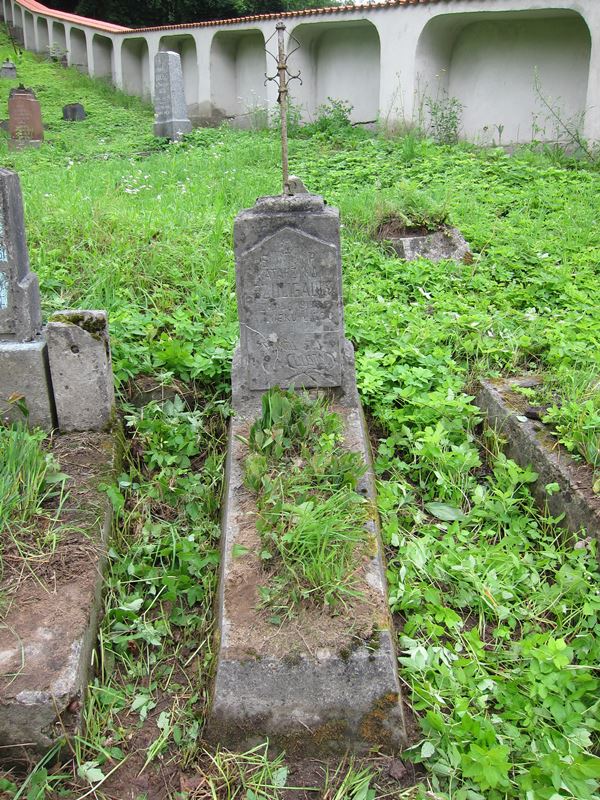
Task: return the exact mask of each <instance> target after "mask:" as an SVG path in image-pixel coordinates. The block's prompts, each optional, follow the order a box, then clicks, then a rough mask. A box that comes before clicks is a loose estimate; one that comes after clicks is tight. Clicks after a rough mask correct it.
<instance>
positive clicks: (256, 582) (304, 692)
mask: <svg viewBox="0 0 600 800" xmlns="http://www.w3.org/2000/svg"><path fill="white" fill-rule="evenodd" d="M346 399H348V398H346ZM249 408H250V410H248V411H247V412H245V413H239V412H238V414H237V415H236V416H235V417H234V419H233V421H232V424H231V429H230V438H229V449H228V459H227V467H226V494H225V506H224V513H223V523H222V566H221V578H220V591H219V596H218V618H219V627H218V631H219V634H217V641H216V648H217V650H218V658H217V667H216V675H215V680H214V687H213V695H212V705H211V711H210V716H209V719H208V724H207V727H206V731H205V736H206V738H207V739H208V740H209V741H212V742H214V743H220V744H222V745H223V746H225V747H228V748H230V749H237V750H246V749H247V748H250V747H252V746H253V745H256V744H257V743H259V742H262V741H264V740H265V739H267V738H268V739H269V741H270V743H271V745H272V746H273V747H274V748H275V749H276V750H280V749H284V750H286V751H287V752H288V753H290V752H292V753H293V752H296V753H301V754H303V755H315V756H324V755H327V754H336V753H337V754H339V753H343V752H345V751H346V750H348V749H349V750H351V751H353V752H355V753H367V752H369V751H370V750H371V749H372V748H379V749H383V750H384V751H388V752H394V751H396V750H399V749H401V748H402V747H403V746H404V745H405V743H406V729H405V723H404V714H403V706H402V699H401V692H400V684H399V680H398V674H397V660H396V653H395V648H394V631H393V627H392V622H391V619H390V615H389V612H388V604H387V596H386V580H385V570H384V564H383V558H382V548H381V541H380V537H379V528H378V518H377V513H376V510H375V506H374V503H373V513H372V517H371V520H370V521H369V523H368V527H369V530H370V531H371V533H372V537H373V538H372V547H371V549H370V553H369V555H368V556H365V557H364V558H363V561H362V562H361V563H359V564H357V588H358V589H359V591H360V596H359V597H357V598H356V599H353V600H352V601H351V602H348V603H347V604H346V606H345V607H343V608H340V613H339V614H338V615H337V616H332V615H331V614H330V613H329V612H326V611H324V610H321V609H318V608H316V607H311V608H303V609H301V610H300V611H298V612H297V613H295V614H294V615H293V616H292V617H290V618H289V619H287V620H285V621H284V622H282V623H281V624H277V625H274V624H272V623H271V622H270V621H269V619H270V617H271V612H269V611H267V610H265V609H261V608H260V596H259V589H260V587H261V586H264V585H266V583H267V581H268V576H267V575H266V574H265V572H264V571H263V563H262V562H261V559H260V557H259V552H260V538H259V534H258V532H257V530H256V524H255V522H256V507H255V503H254V498H253V496H252V495H251V494H250V493H249V491H248V490H247V489H246V488H245V486H244V484H243V461H244V459H245V456H246V455H247V448H246V445H245V444H244V443H243V442H242V441H241V440H240V438H239V437H242V438H243V437H246V436H247V435H248V430H249V427H250V425H251V424H252V422H253V421H254V419H255V417H256V411H257V409H256V404H255V403H253V404H251V405H250V407H249ZM332 408H333V410H335V411H336V412H337V413H339V414H340V415H341V416H342V418H343V420H344V424H345V446H347V447H348V448H349V449H351V450H354V451H356V452H360V453H361V454H362V456H363V458H364V460H365V462H366V464H367V465H368V471H367V474H366V476H365V478H364V479H363V480H362V482H361V485H360V486H359V487H358V488H359V491H360V492H361V493H363V494H365V495H366V496H368V497H369V498H370V499H371V500H373V501H374V500H375V487H374V480H373V473H372V469H371V458H370V452H369V444H368V436H367V433H366V429H365V423H364V419H363V415H362V411H361V409H360V406H359V404H358V403H355V404H352V405H350V406H348V405H347V404H344V405H341V404H335V403H334V405H333V406H332Z"/></svg>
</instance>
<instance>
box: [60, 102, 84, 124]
mask: <svg viewBox="0 0 600 800" xmlns="http://www.w3.org/2000/svg"><path fill="white" fill-rule="evenodd" d="M86 116H87V115H86V113H85V109H84V107H83V106H82V105H81V103H67V105H66V106H63V119H64V120H66V121H67V122H80V121H81V120H83V119H85V118H86Z"/></svg>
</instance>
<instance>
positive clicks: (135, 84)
mask: <svg viewBox="0 0 600 800" xmlns="http://www.w3.org/2000/svg"><path fill="white" fill-rule="evenodd" d="M121 69H122V71H123V91H124V92H126V93H127V94H135V95H137V96H138V97H143V98H144V99H146V100H148V99H149V98H150V62H149V55H148V43H147V42H146V40H145V39H143V38H135V39H123V43H122V45H121Z"/></svg>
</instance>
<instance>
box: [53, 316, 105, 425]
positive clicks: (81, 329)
mask: <svg viewBox="0 0 600 800" xmlns="http://www.w3.org/2000/svg"><path fill="white" fill-rule="evenodd" d="M46 339H47V341H48V355H49V359H50V372H51V375H52V387H53V390H54V400H55V403H56V412H57V416H58V427H59V429H60V431H62V432H72V431H102V430H106V429H107V428H108V427H110V425H111V422H112V420H113V415H114V405H115V396H114V384H113V374H112V361H111V355H110V340H109V335H108V322H107V317H106V312H105V311H63V312H60V313H57V314H53V315H52V317H50V320H49V321H48V325H47V326H46Z"/></svg>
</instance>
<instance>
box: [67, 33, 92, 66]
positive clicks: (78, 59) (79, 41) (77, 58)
mask: <svg viewBox="0 0 600 800" xmlns="http://www.w3.org/2000/svg"><path fill="white" fill-rule="evenodd" d="M69 39H70V44H71V46H70V48H69V64H70V65H71V66H73V67H77V69H78V70H79V71H80V72H87V71H88V56H87V42H86V38H85V33H84V32H83V31H82V30H80V29H78V28H71V31H70V35H69Z"/></svg>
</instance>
